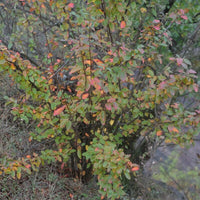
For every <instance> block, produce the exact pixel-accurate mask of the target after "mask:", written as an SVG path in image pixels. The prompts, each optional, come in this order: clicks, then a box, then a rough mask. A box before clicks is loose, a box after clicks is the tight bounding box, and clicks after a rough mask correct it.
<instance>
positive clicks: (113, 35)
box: [0, 0, 200, 199]
mask: <svg viewBox="0 0 200 200" xmlns="http://www.w3.org/2000/svg"><path fill="white" fill-rule="evenodd" d="M156 3H157V1H155V2H154V1H152V2H151V5H146V4H145V3H144V1H137V2H132V3H131V2H128V3H127V2H126V1H124V0H122V1H118V0H117V1H112V0H103V1H92V0H90V1H88V2H82V3H81V2H79V1H77V2H76V3H72V2H71V3H69V2H68V1H56V2H54V1H39V0H37V1H36V0H29V1H20V2H18V1H13V5H15V7H16V8H22V10H20V9H18V10H17V11H16V12H18V16H19V17H18V18H17V24H16V26H17V27H18V28H17V29H16V33H15V34H14V33H13V35H12V37H13V38H14V39H13V40H16V41H17V42H18V43H17V44H14V43H10V45H9V47H6V45H5V42H4V41H2V44H1V46H0V47H1V48H0V49H1V54H0V71H1V73H4V74H9V76H10V77H11V78H12V79H13V80H14V81H15V83H16V84H17V85H18V87H19V88H20V90H22V91H23V93H22V95H21V96H20V97H19V98H18V99H13V98H12V97H7V100H8V103H11V104H12V105H13V108H12V114H13V115H14V116H15V119H18V118H20V119H22V120H23V121H24V122H25V123H27V124H29V123H30V122H31V121H35V123H36V124H37V125H36V127H35V131H34V132H31V133H27V134H30V137H29V141H30V142H31V141H32V140H37V141H39V142H44V141H45V144H47V145H46V149H44V150H41V152H40V153H37V154H36V153H33V154H32V155H26V156H25V157H24V158H19V159H18V160H13V159H10V158H9V159H8V160H4V161H3V162H1V164H0V173H3V174H10V175H12V177H13V178H14V177H15V176H17V178H20V177H21V173H22V172H23V171H25V172H27V173H31V171H32V170H37V169H38V167H39V166H40V165H41V164H43V165H44V164H45V163H52V162H60V164H61V168H63V167H65V166H67V167H69V168H70V171H71V174H72V176H73V177H76V178H78V179H80V180H81V181H82V182H84V183H87V182H88V181H89V180H90V179H91V177H92V176H93V175H97V176H98V184H99V186H100V193H101V195H102V199H103V198H104V197H105V196H107V197H108V198H111V199H116V198H119V197H121V196H123V195H124V191H123V185H122V182H121V180H122V176H123V177H126V178H127V179H130V178H131V177H133V176H132V175H131V174H134V175H135V176H136V173H137V171H138V170H139V166H140V164H141V163H140V161H141V155H142V154H143V153H145V152H146V153H147V151H148V143H147V142H145V141H146V140H145V138H148V139H149V140H150V141H152V142H153V141H155V140H163V139H165V140H166V141H167V142H173V143H176V144H181V143H183V142H188V143H192V141H193V136H194V134H195V133H196V132H195V130H197V128H198V125H199V113H200V111H199V110H198V109H196V110H195V111H193V112H191V111H187V110H186V109H185V107H184V106H183V105H181V103H180V102H179V101H178V97H179V96H180V95H184V94H185V93H186V92H198V85H197V83H196V76H195V73H196V72H195V71H194V70H192V69H191V64H190V62H189V60H187V59H186V58H184V57H180V56H178V55H173V54H172V53H171V52H170V50H169V46H170V45H172V44H171V40H172V39H171V33H170V31H169V28H167V27H169V25H170V24H173V23H179V22H184V21H185V20H187V16H186V14H185V10H183V9H182V10H181V11H180V10H178V9H176V10H174V11H173V13H172V14H171V15H170V13H169V14H167V13H165V17H164V18H159V16H158V15H157V10H156V9H154V7H153V5H155V4H156ZM5 6H6V4H5ZM161 8H162V7H161ZM24 13H25V14H24ZM56 20H57V21H56ZM57 22H59V23H57ZM25 30H26V31H27V32H28V34H27V35H23V36H22V35H20V34H17V31H21V32H23V31H25ZM172 31H173V30H172ZM36 36H37V37H39V39H37V38H36ZM24 38H26V39H28V40H29V46H28V49H29V50H30V52H31V53H30V54H29V57H27V58H24V56H23V55H24V54H22V53H21V52H20V53H19V52H16V51H15V50H14V49H16V48H19V46H20V45H25V41H24ZM19 41H21V42H20V43H19ZM43 43H44V45H43ZM40 44H41V46H40ZM13 45H15V48H14V47H13ZM12 47H13V49H12ZM39 50H40V52H41V54H39ZM30 57H31V58H32V59H29V58H30ZM35 60H36V62H35ZM37 61H39V63H40V64H39V63H38V62H37ZM34 63H35V64H34ZM36 64H38V65H36ZM185 127H187V129H188V131H187V132H185V131H183V128H185ZM140 141H144V142H141V143H140ZM48 144H49V145H48Z"/></svg>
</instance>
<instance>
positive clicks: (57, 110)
mask: <svg viewBox="0 0 200 200" xmlns="http://www.w3.org/2000/svg"><path fill="white" fill-rule="evenodd" d="M65 107H66V105H64V106H62V107H60V108H58V109H56V110H54V113H53V115H54V116H56V115H60V113H61V112H62V111H63V110H64V109H65Z"/></svg>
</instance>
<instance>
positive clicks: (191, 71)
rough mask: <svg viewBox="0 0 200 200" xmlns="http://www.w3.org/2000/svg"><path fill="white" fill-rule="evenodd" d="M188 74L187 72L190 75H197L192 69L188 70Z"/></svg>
mask: <svg viewBox="0 0 200 200" xmlns="http://www.w3.org/2000/svg"><path fill="white" fill-rule="evenodd" d="M188 72H189V73H190V74H196V73H197V72H196V71H194V70H193V69H190V70H189V71H188Z"/></svg>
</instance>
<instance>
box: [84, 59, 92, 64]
mask: <svg viewBox="0 0 200 200" xmlns="http://www.w3.org/2000/svg"><path fill="white" fill-rule="evenodd" d="M84 64H88V65H91V64H92V62H91V60H85V61H84Z"/></svg>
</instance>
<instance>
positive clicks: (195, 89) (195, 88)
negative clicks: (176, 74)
mask: <svg viewBox="0 0 200 200" xmlns="http://www.w3.org/2000/svg"><path fill="white" fill-rule="evenodd" d="M193 88H194V91H195V92H198V90H199V88H198V85H197V84H194V85H193Z"/></svg>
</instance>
